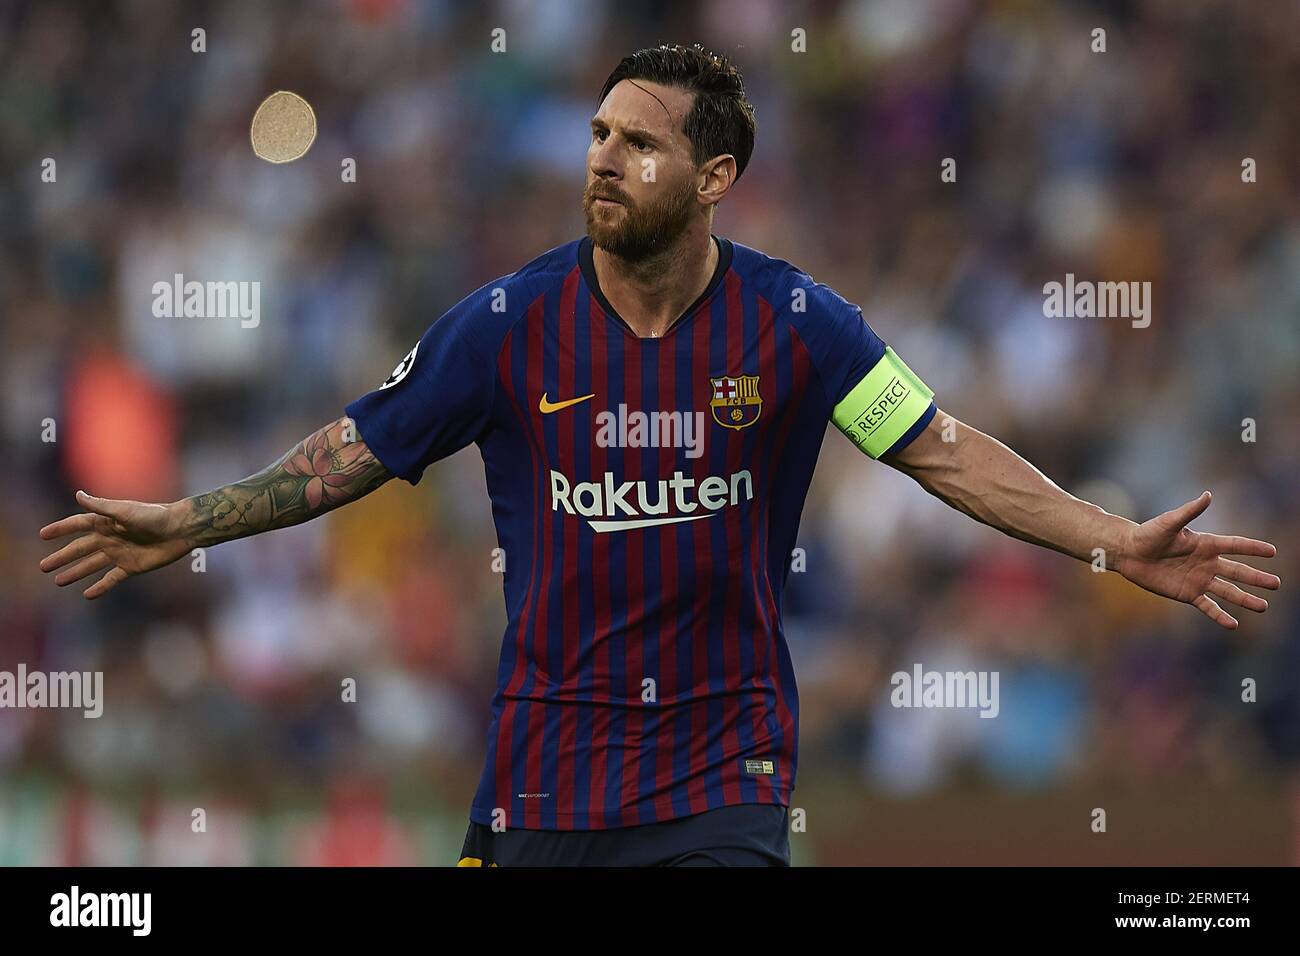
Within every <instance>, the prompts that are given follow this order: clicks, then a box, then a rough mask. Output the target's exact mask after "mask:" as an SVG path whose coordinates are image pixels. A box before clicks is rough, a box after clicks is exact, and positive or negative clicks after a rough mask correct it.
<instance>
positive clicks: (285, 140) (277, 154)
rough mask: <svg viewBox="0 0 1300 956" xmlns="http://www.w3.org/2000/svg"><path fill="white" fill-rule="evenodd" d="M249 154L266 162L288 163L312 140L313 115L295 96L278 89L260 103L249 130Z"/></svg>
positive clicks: (314, 125)
mask: <svg viewBox="0 0 1300 956" xmlns="http://www.w3.org/2000/svg"><path fill="white" fill-rule="evenodd" d="M249 137H250V138H251V139H252V141H253V152H254V153H256V154H257V155H258V156H259V157H260V158H262V159H264V160H266V161H267V162H268V163H291V162H293V161H294V160H295V159H298V158H299V157H300V156H302V155H303V154H304V153H306V152H307V150H309V149H311V144H312V143H313V142H314V141H315V139H316V114H315V113H314V112H313V111H312V108H311V104H310V103H308V102H307V101H306V100H304V99H303V98H302V97H301V96H299V95H298V94H297V93H290V92H289V91H288V90H280V91H279V92H276V93H272V94H271V95H270V96H268V97H267V98H266V99H264V100H263V101H262V105H261V106H259V107H258V108H257V112H256V113H254V114H253V125H252V128H251V129H250V130H249Z"/></svg>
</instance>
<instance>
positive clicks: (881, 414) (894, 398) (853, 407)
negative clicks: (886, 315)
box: [831, 346, 934, 458]
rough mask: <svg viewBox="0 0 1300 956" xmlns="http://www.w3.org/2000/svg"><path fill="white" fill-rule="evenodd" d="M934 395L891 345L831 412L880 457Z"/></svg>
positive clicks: (838, 424)
mask: <svg viewBox="0 0 1300 956" xmlns="http://www.w3.org/2000/svg"><path fill="white" fill-rule="evenodd" d="M933 397H934V391H933V390H931V389H930V388H929V387H928V386H927V385H926V384H925V382H923V381H921V380H920V379H919V378H917V377H916V373H915V372H913V371H912V370H911V369H910V368H908V367H907V366H906V365H905V364H903V360H902V359H901V358H899V357H898V355H897V353H895V352H894V350H893V349H891V348H889V347H888V346H886V347H885V354H884V355H882V356H881V358H880V361H879V362H877V363H876V364H875V367H874V368H872V370H871V371H870V372H868V373H867V374H866V375H865V376H864V377H863V379H862V381H860V382H858V384H857V385H855V386H853V390H852V391H850V392H849V394H847V395H845V396H844V400H843V401H842V402H840V403H839V404H838V405H836V406H835V410H834V411H833V412H831V421H833V422H834V423H835V427H836V428H838V429H839V430H840V431H842V432H844V434H845V435H847V436H848V439H849V441H851V442H853V444H855V445H857V446H858V447H859V448H861V449H862V450H863V451H864V452H866V453H867V454H868V455H870V456H871V457H872V458H879V457H880V456H881V455H883V454H884V453H885V452H887V451H889V449H890V448H892V447H893V445H894V442H896V441H898V440H899V439H900V438H902V437H903V435H904V434H906V433H907V430H908V429H909V428H911V427H912V426H913V425H915V424H916V421H917V419H918V418H920V417H921V416H922V415H924V414H925V410H926V409H927V408H929V407H930V399H931V398H933Z"/></svg>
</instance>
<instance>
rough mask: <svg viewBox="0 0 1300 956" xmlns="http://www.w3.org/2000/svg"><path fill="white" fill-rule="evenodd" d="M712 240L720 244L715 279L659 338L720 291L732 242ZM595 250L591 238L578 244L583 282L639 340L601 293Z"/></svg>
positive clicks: (610, 313)
mask: <svg viewBox="0 0 1300 956" xmlns="http://www.w3.org/2000/svg"><path fill="white" fill-rule="evenodd" d="M712 238H713V241H714V242H716V243H717V244H718V264H717V266H716V267H715V268H714V270H713V277H712V278H711V279H709V284H708V285H707V286H705V287H704V291H703V292H701V293H700V295H699V297H698V298H697V299H696V300H695V301H694V302H692V303H691V304H690V305H689V306H687V308H686V311H685V312H683V313H682V314H681V315H679V316H678V317H677V318H676V319H674V320H673V322H672V324H671V325H669V326H668V328H666V329H664V334H663V335H661V336H659V337H658V338H667V337H668V335H669V334H670V333H671V332H672V331H673V330H674V329H676V328H677V326H678V325H680V324H681V322H682V320H683V319H685V318H686V317H687V316H689V315H691V314H692V313H693V312H694V311H695V310H696V309H698V308H699V307H700V306H701V305H703V304H704V303H705V302H706V301H708V299H709V298H710V297H711V296H712V295H713V293H715V292H717V291H718V287H719V286H720V285H722V280H723V278H724V277H725V276H726V274H727V270H728V269H730V268H731V252H732V249H731V240H730V239H723V238H722V237H720V236H713V237H712ZM593 248H594V245H593V243H592V241H591V236H583V237H582V239H581V241H580V242H579V243H578V268H580V269H581V270H582V278H583V281H584V282H586V283H587V288H588V289H590V290H591V294H592V295H593V296H595V298H596V302H597V303H599V304H600V308H601V310H602V311H603V312H604V313H605V314H606V315H607V316H609V317H610V318H611V319H613V320H614V321H615V322H617V323H618V324H619V325H621V326H622V327H623V328H624V329H625V330H626V331H627V332H628V333H630V334H631V335H632V337H633V338H638V339H639V338H640V337H641V336H639V335H637V334H636V332H635V330H633V328H632V326H630V325H628V324H627V322H626V320H624V318H623V317H622V316H621V315H619V314H618V312H616V311H615V310H614V307H613V306H612V305H610V304H609V300H608V299H606V298H605V293H604V292H602V291H601V289H600V283H599V282H597V281H596V265H595V263H594V262H593V261H592V250H593Z"/></svg>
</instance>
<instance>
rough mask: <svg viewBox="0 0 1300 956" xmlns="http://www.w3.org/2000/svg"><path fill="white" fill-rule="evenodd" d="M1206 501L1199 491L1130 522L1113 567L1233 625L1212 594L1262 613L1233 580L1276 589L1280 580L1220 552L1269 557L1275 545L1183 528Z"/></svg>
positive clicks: (1262, 605)
mask: <svg viewBox="0 0 1300 956" xmlns="http://www.w3.org/2000/svg"><path fill="white" fill-rule="evenodd" d="M1209 506H1210V493H1209V492H1208V491H1205V492H1202V493H1201V496H1200V497H1199V498H1197V499H1195V500H1194V501H1189V502H1187V504H1185V505H1182V506H1181V507H1179V508H1175V509H1174V510H1173V511H1166V512H1165V513H1164V514H1162V515H1157V516H1156V517H1154V518H1152V519H1151V520H1150V521H1144V522H1143V523H1142V524H1140V525H1135V526H1134V527H1133V528H1132V529H1131V530H1130V531H1129V534H1128V538H1127V540H1126V541H1125V542H1124V545H1123V547H1122V549H1121V554H1120V558H1119V562H1118V565H1117V567H1116V570H1117V571H1119V573H1120V574H1122V575H1123V576H1124V577H1126V578H1128V580H1130V581H1132V582H1133V583H1134V584H1136V585H1138V587H1142V588H1146V590H1148V591H1151V592H1153V593H1155V594H1159V595H1162V596H1164V597H1167V598H1173V599H1174V600H1175V601H1182V602H1183V603H1185V604H1190V605H1192V606H1193V607H1195V608H1197V609H1198V610H1199V611H1201V612H1202V613H1204V614H1205V616H1206V617H1208V618H1209V619H1210V620H1212V621H1214V622H1215V623H1216V624H1220V625H1222V626H1223V627H1226V628H1229V629H1231V628H1235V627H1236V626H1237V619H1236V618H1235V617H1233V616H1232V615H1231V614H1229V613H1228V612H1226V611H1225V610H1223V608H1221V607H1219V605H1218V603H1217V602H1216V601H1215V600H1214V597H1218V598H1222V599H1223V600H1225V601H1229V602H1231V603H1232V604H1236V605H1238V606H1240V607H1244V608H1246V609H1247V610H1249V611H1259V612H1263V611H1265V610H1267V609H1268V602H1267V601H1265V600H1264V599H1263V598H1262V597H1258V596H1256V595H1254V594H1251V593H1250V592H1248V591H1243V590H1242V589H1241V588H1240V587H1238V585H1240V584H1245V585H1248V586H1250V587H1258V588H1268V589H1269V590H1271V591H1276V590H1277V589H1278V587H1279V586H1280V585H1281V583H1282V582H1281V580H1280V579H1279V578H1278V576H1277V575H1276V574H1269V573H1267V572H1265V571H1260V570H1259V569H1258V568H1253V567H1251V566H1250V565H1248V564H1242V563H1241V562H1240V561H1234V560H1232V559H1231V558H1228V557H1225V555H1229V554H1235V555H1251V556H1253V557H1257V558H1271V557H1273V556H1274V555H1275V554H1277V548H1275V547H1273V545H1271V544H1269V543H1268V542H1267V541H1257V540H1255V539H1254V538H1243V537H1240V536H1238V535H1225V534H1205V533H1203V532H1197V531H1193V530H1191V529H1190V528H1188V527H1187V525H1188V524H1189V523H1190V522H1192V521H1194V520H1195V519H1196V518H1197V517H1199V516H1200V515H1201V514H1203V513H1204V512H1205V509H1206V508H1208V507H1209ZM1211 595H1214V597H1211Z"/></svg>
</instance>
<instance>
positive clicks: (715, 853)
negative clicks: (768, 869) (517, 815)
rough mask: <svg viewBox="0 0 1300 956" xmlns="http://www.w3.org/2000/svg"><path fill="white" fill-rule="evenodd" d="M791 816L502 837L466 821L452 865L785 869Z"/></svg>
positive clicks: (777, 812) (737, 813)
mask: <svg viewBox="0 0 1300 956" xmlns="http://www.w3.org/2000/svg"><path fill="white" fill-rule="evenodd" d="M789 865H790V811H789V809H788V808H786V807H779V806H774V805H770V804H742V805H741V806H735V807H719V808H718V809H716V810H706V811H705V812H703V813H696V814H693V815H691V816H688V817H678V818H677V819H675V820H665V821H663V822H662V823H646V824H642V825H641V826H634V827H618V828H615V829H609V830H506V831H504V832H502V833H494V832H493V831H492V828H491V827H490V826H486V825H484V824H482V823H474V822H471V823H470V825H469V830H468V831H467V832H466V833H465V845H464V847H462V848H461V851H460V862H459V863H458V864H457V866H789Z"/></svg>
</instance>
